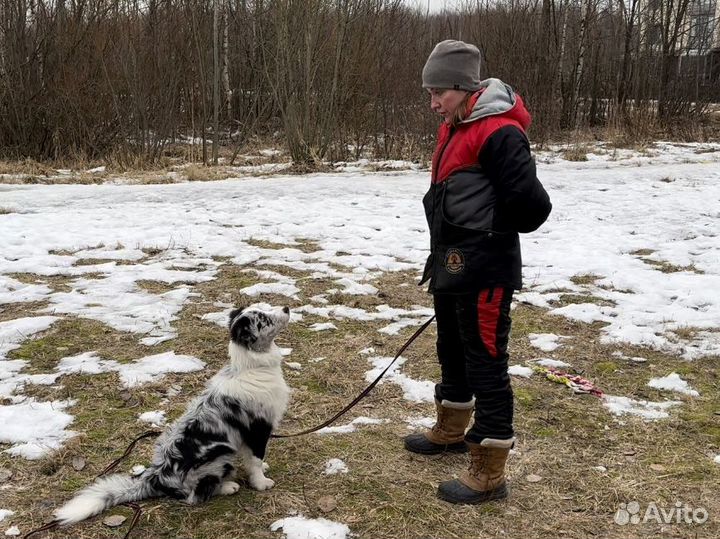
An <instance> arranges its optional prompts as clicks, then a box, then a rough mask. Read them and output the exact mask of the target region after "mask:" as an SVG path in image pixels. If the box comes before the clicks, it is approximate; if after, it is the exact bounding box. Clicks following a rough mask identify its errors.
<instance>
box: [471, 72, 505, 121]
mask: <svg viewBox="0 0 720 539" xmlns="http://www.w3.org/2000/svg"><path fill="white" fill-rule="evenodd" d="M483 88H484V91H483V92H482V93H481V94H480V97H478V100H477V101H476V102H475V106H474V107H473V109H472V111H470V114H469V115H468V117H467V118H465V119H464V120H463V121H462V122H461V123H464V124H466V123H470V122H474V121H475V120H479V119H480V118H485V117H486V116H496V115H498V114H503V113H505V112H508V111H509V110H511V109H512V108H513V107H515V104H516V103H517V99H516V97H515V92H514V91H513V89H512V88H511V87H510V86H508V85H507V84H505V83H504V82H503V81H501V80H500V79H485V80H483V81H480V91H482V90H483Z"/></svg>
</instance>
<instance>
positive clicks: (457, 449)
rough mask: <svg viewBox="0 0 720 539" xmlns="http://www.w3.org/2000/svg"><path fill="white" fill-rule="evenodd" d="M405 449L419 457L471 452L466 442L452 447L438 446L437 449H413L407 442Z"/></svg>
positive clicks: (451, 445)
mask: <svg viewBox="0 0 720 539" xmlns="http://www.w3.org/2000/svg"><path fill="white" fill-rule="evenodd" d="M405 449H407V450H408V451H410V452H411V453H415V454H418V455H441V454H443V453H458V454H459V453H467V452H468V451H469V449H468V446H467V444H466V443H465V442H459V443H457V444H450V445H438V446H437V447H428V448H427V449H426V448H424V447H413V446H410V445H408V443H407V442H405Z"/></svg>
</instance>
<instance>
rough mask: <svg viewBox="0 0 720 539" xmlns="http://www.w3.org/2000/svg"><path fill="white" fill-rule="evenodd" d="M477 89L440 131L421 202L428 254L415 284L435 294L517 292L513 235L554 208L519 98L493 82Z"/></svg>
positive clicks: (518, 264)
mask: <svg viewBox="0 0 720 539" xmlns="http://www.w3.org/2000/svg"><path fill="white" fill-rule="evenodd" d="M482 85H483V87H482V88H481V90H480V91H478V92H477V93H476V94H475V95H474V96H473V97H472V99H471V100H470V103H469V106H468V115H467V116H466V118H465V120H463V122H462V123H461V124H460V125H459V126H458V127H457V128H452V127H451V126H450V125H449V124H447V123H443V124H442V125H441V126H440V129H439V131H438V143H437V147H436V149H435V153H434V155H433V163H432V183H431V184H430V189H429V190H428V192H427V194H426V195H425V197H424V198H423V205H424V206H425V214H426V216H427V220H428V225H429V226H430V251H431V252H430V256H429V257H428V261H427V264H426V265H425V272H424V274H423V278H422V280H421V282H420V284H422V283H424V282H426V281H427V280H428V279H429V280H430V284H429V291H430V292H432V293H451V294H459V293H470V292H476V291H477V290H480V289H481V288H487V287H491V286H503V287H508V288H514V289H518V290H519V289H520V288H521V286H522V271H521V268H522V260H521V257H520V238H519V236H518V233H519V232H532V231H533V230H536V229H537V228H538V227H539V226H540V225H541V224H542V223H544V222H545V220H546V219H547V217H548V215H549V214H550V210H551V208H552V205H551V204H550V198H549V197H548V194H547V192H546V191H545V189H544V188H543V186H542V184H541V183H540V181H539V180H538V178H537V175H536V171H535V162H534V160H533V158H532V156H531V155H530V145H529V143H528V140H527V137H526V136H525V130H526V129H527V127H528V126H529V125H530V114H529V113H528V111H527V110H526V109H525V106H524V104H523V102H522V99H520V96H518V95H516V94H515V93H514V92H513V90H512V89H511V88H510V87H509V86H507V85H506V84H504V83H503V82H501V81H499V80H498V79H488V80H486V81H483V83H482Z"/></svg>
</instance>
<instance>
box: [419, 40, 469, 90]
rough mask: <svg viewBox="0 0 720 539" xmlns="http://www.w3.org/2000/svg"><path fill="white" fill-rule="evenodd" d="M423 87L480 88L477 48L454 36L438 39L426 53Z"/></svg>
mask: <svg viewBox="0 0 720 539" xmlns="http://www.w3.org/2000/svg"><path fill="white" fill-rule="evenodd" d="M422 82H423V83H422V85H423V88H451V89H453V90H467V91H469V92H474V91H475V90H479V89H480V51H479V50H478V48H477V47H476V46H475V45H471V44H469V43H465V42H463V41H455V40H454V39H446V40H445V41H441V42H440V43H438V44H437V45H435V48H434V49H433V51H432V52H431V53H430V56H428V59H427V62H425V67H424V68H423V71H422Z"/></svg>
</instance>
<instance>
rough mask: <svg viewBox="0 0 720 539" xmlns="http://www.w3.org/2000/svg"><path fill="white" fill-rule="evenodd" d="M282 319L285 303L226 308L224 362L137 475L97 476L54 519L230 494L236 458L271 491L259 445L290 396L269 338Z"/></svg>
mask: <svg viewBox="0 0 720 539" xmlns="http://www.w3.org/2000/svg"><path fill="white" fill-rule="evenodd" d="M289 319H290V310H289V309H288V308H287V307H283V308H276V309H272V310H261V309H257V308H252V307H251V308H246V309H235V310H233V311H232V312H231V313H230V322H229V330H230V343H229V345H228V349H229V354H230V363H229V364H228V365H226V366H225V367H223V368H222V369H221V370H220V371H219V372H218V373H217V374H216V375H215V376H214V377H213V378H212V379H210V381H209V382H208V383H207V386H206V388H205V391H204V392H203V393H202V394H201V395H200V396H199V397H197V398H195V399H194V400H193V401H192V402H191V403H190V404H189V405H188V408H187V410H186V411H185V413H184V414H183V415H182V417H180V419H178V420H177V421H176V422H175V423H173V424H172V425H170V426H169V427H168V429H167V430H166V431H165V432H164V433H163V434H162V436H161V437H160V438H159V439H158V441H157V443H156V445H155V454H154V456H153V461H152V464H151V465H150V466H149V467H148V468H147V469H146V470H145V471H144V472H143V473H142V474H141V475H139V476H137V477H131V476H129V475H123V474H116V475H110V476H107V477H102V478H100V479H97V480H96V481H95V483H93V484H92V485H90V486H89V487H87V488H85V489H84V490H82V491H80V492H79V493H78V494H77V495H76V496H75V497H74V498H73V499H72V500H70V501H69V502H68V503H66V504H65V505H63V506H62V507H60V508H59V509H57V510H56V511H55V517H56V521H57V522H58V523H59V524H60V525H61V526H67V525H70V524H74V523H76V522H80V521H81V520H84V519H86V518H88V517H91V516H93V515H97V514H99V513H101V512H103V511H105V510H106V509H108V508H110V507H112V506H115V505H118V504H120V503H124V502H129V501H139V500H143V499H146V498H154V497H160V496H166V497H170V498H174V499H177V500H182V501H183V502H185V503H187V504H191V505H194V504H197V503H201V502H204V501H207V500H209V499H210V498H211V497H213V496H216V495H219V494H221V495H229V494H234V493H236V492H237V491H238V489H239V488H240V485H239V484H238V483H236V482H235V481H233V478H234V472H235V468H234V466H233V462H234V461H235V459H236V458H237V457H239V459H240V462H241V463H242V465H243V468H244V469H245V471H246V472H247V475H248V480H249V483H250V486H251V487H252V488H254V489H256V490H267V489H270V488H272V487H273V485H274V484H275V482H274V481H273V480H272V479H269V478H267V477H265V473H264V472H265V471H266V470H267V465H266V464H265V463H264V462H263V459H264V457H265V448H266V446H267V443H268V439H269V438H270V433H271V431H272V430H273V428H275V427H276V426H277V425H278V423H279V422H280V420H281V419H282V416H283V413H284V412H285V409H286V407H287V403H288V396H289V389H288V386H287V385H286V384H285V380H284V379H283V375H282V369H281V364H282V355H281V353H280V349H279V348H278V347H277V345H276V344H275V340H274V339H275V337H276V336H277V334H278V333H279V332H280V331H281V330H282V329H284V328H285V327H287V324H288V321H289Z"/></svg>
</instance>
